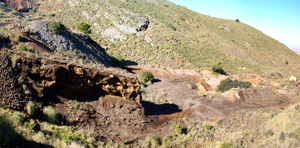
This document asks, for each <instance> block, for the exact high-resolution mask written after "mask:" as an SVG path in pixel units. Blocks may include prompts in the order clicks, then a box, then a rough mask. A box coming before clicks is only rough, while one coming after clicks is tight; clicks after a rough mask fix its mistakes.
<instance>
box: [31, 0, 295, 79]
mask: <svg viewBox="0 0 300 148" xmlns="http://www.w3.org/2000/svg"><path fill="white" fill-rule="evenodd" d="M40 4H41V5H40V7H39V9H38V11H37V12H36V13H35V14H34V16H35V17H36V18H38V17H43V18H45V19H49V20H56V21H61V22H63V23H64V24H65V25H66V26H68V27H70V28H73V29H74V30H76V29H75V28H76V25H77V24H78V23H79V22H87V23H89V24H91V25H92V34H91V35H90V36H91V37H92V38H93V39H94V40H96V41H97V42H99V44H100V45H102V46H104V47H106V48H107V50H108V52H109V53H120V54H121V55H123V57H124V58H125V59H126V60H131V61H135V62H137V63H139V64H142V65H144V64H146V65H152V66H156V67H161V68H184V69H206V68H209V67H211V66H212V65H213V64H215V63H216V62H218V61H220V62H222V63H223V65H224V67H225V69H226V70H227V71H228V72H242V73H245V72H249V71H250V72H259V73H263V74H268V75H269V74H270V73H272V72H274V73H275V72H280V73H282V74H284V75H285V74H289V75H290V74H295V73H297V72H299V70H300V69H299V66H300V60H299V56H298V55H297V54H295V53H294V52H293V51H291V50H290V49H289V48H287V47H286V46H285V45H283V44H281V43H279V42H278V41H276V40H274V39H272V38H271V37H269V36H267V35H265V34H263V33H262V32H261V31H259V30H256V29H255V28H253V27H251V26H249V25H247V24H244V23H242V22H236V21H235V20H226V19H220V18H214V17H210V16H207V15H202V14H199V13H196V12H193V11H191V10H189V9H187V8H185V7H181V6H177V5H175V4H173V3H171V2H168V1H165V0H139V1H136V0H126V1H125V0H124V1H123V0H121V1H120V0H105V1H85V0H76V1H75V0H68V1H59V0H51V2H49V1H48V0H46V1H42V2H40ZM241 21H243V20H241ZM147 22H149V26H148V23H147ZM143 25H144V26H146V27H145V28H143V27H141V26H143ZM286 61H288V65H287V64H285V63H286ZM245 68H247V69H246V70H245Z"/></svg>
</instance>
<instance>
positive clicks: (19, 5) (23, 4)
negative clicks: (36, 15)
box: [3, 0, 35, 12]
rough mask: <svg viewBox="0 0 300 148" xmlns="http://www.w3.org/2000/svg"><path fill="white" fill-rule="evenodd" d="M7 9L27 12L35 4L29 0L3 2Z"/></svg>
mask: <svg viewBox="0 0 300 148" xmlns="http://www.w3.org/2000/svg"><path fill="white" fill-rule="evenodd" d="M3 1H4V2H5V3H6V5H7V6H8V7H11V8H14V9H15V10H17V11H20V12H28V11H29V10H30V9H32V8H33V7H34V6H35V4H34V3H33V2H32V1H31V0H3Z"/></svg>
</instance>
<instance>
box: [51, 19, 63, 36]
mask: <svg viewBox="0 0 300 148" xmlns="http://www.w3.org/2000/svg"><path fill="white" fill-rule="evenodd" d="M48 28H49V30H50V31H51V33H52V34H55V35H62V34H63V33H64V32H65V26H64V25H63V24H62V23H60V22H50V23H49V24H48Z"/></svg>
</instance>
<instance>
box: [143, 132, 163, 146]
mask: <svg viewBox="0 0 300 148" xmlns="http://www.w3.org/2000/svg"><path fill="white" fill-rule="evenodd" d="M160 145H161V142H160V139H158V138H157V137H156V136H154V135H148V136H147V137H146V139H145V143H144V144H143V146H145V147H148V148H157V147H159V146H160Z"/></svg>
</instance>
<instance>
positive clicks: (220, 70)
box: [212, 62, 226, 75]
mask: <svg viewBox="0 0 300 148" xmlns="http://www.w3.org/2000/svg"><path fill="white" fill-rule="evenodd" d="M212 71H213V72H215V73H219V74H222V75H226V72H225V71H224V69H223V66H222V63H221V62H218V63H217V64H215V65H213V66H212Z"/></svg>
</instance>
